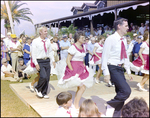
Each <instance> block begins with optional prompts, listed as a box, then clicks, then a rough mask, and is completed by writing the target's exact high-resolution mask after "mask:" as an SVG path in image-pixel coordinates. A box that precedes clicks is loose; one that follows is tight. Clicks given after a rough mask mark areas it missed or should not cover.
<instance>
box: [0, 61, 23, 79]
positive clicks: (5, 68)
mask: <svg viewBox="0 0 150 118" xmlns="http://www.w3.org/2000/svg"><path fill="white" fill-rule="evenodd" d="M1 63H2V66H1V79H2V80H10V81H19V80H20V79H19V78H18V74H17V73H16V72H15V71H14V70H13V68H12V66H11V65H10V64H8V63H7V59H6V58H2V62H1Z"/></svg>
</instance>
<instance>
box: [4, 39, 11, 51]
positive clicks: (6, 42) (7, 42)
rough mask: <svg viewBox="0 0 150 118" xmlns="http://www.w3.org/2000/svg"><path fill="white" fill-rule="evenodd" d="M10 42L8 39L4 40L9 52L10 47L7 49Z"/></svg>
mask: <svg viewBox="0 0 150 118" xmlns="http://www.w3.org/2000/svg"><path fill="white" fill-rule="evenodd" d="M10 41H11V39H9V38H8V37H7V38H5V39H4V43H5V45H6V46H7V48H8V50H10V47H9V42H10Z"/></svg>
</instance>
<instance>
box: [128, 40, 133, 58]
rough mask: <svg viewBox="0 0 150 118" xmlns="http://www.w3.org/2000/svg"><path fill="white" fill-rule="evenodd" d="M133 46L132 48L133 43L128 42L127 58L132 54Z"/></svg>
mask: <svg viewBox="0 0 150 118" xmlns="http://www.w3.org/2000/svg"><path fill="white" fill-rule="evenodd" d="M133 46H134V45H133V43H132V42H130V44H129V45H128V48H127V52H128V56H129V55H131V54H132V50H133Z"/></svg>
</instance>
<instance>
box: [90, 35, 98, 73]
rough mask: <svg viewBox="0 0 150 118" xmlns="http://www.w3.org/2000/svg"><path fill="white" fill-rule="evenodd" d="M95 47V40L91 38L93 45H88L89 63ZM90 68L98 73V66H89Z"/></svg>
mask: <svg viewBox="0 0 150 118" xmlns="http://www.w3.org/2000/svg"><path fill="white" fill-rule="evenodd" d="M94 45H95V38H94V37H92V38H91V43H90V44H88V53H89V61H90V60H91V58H92V56H93V49H94ZM89 68H93V71H94V72H95V71H96V66H94V65H93V66H92V65H89Z"/></svg>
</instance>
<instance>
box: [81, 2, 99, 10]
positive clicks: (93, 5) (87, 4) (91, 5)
mask: <svg viewBox="0 0 150 118" xmlns="http://www.w3.org/2000/svg"><path fill="white" fill-rule="evenodd" d="M85 5H86V6H89V7H94V8H97V6H96V5H95V4H94V3H83V5H82V6H81V8H82V9H83V8H84V6H85Z"/></svg>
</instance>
